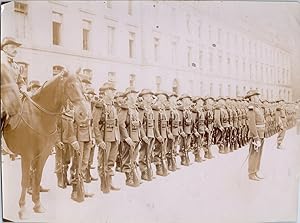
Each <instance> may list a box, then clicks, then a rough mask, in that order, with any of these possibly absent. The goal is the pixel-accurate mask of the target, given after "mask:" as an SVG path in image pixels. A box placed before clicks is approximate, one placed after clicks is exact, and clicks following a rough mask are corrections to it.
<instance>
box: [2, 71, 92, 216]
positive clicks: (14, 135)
mask: <svg viewBox="0 0 300 223" xmlns="http://www.w3.org/2000/svg"><path fill="white" fill-rule="evenodd" d="M67 99H69V100H70V101H71V102H72V103H73V104H74V109H75V111H76V116H82V117H86V115H87V110H86V107H85V104H84V102H85V98H84V96H83V92H82V86H81V83H80V81H79V79H78V78H77V77H76V76H74V75H69V74H68V72H65V71H63V72H61V73H60V74H59V75H57V76H55V77H54V78H53V79H51V80H50V81H48V82H45V84H44V85H43V86H42V87H41V88H40V89H39V90H38V91H37V92H36V93H35V94H34V95H33V96H32V97H31V98H30V97H29V96H26V97H24V98H23V100H22V107H21V109H20V111H19V113H18V114H17V115H15V116H13V117H12V118H11V119H10V121H9V124H8V125H6V126H5V128H4V130H3V135H4V139H5V141H6V144H7V146H8V148H9V149H10V150H11V151H12V152H14V153H16V154H20V155H21V165H22V182H21V185H22V192H21V196H20V200H19V206H20V210H19V218H21V219H24V218H26V216H25V213H26V212H25V211H26V209H25V195H26V190H27V188H28V187H29V185H30V181H31V186H32V201H33V202H34V204H35V205H34V208H33V210H34V212H36V213H42V212H44V211H45V210H44V208H43V206H42V205H41V202H40V182H41V178H42V172H43V168H44V166H45V163H46V160H47V158H48V156H49V155H50V151H51V149H52V147H53V145H54V143H55V140H56V130H57V129H56V123H57V118H59V117H60V115H61V111H62V107H63V105H64V104H65V103H66V100H67ZM82 117H81V118H82ZM75 118H76V117H75ZM78 118H79V117H78Z"/></svg>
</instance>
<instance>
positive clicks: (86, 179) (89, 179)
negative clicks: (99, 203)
mask: <svg viewBox="0 0 300 223" xmlns="http://www.w3.org/2000/svg"><path fill="white" fill-rule="evenodd" d="M84 182H85V183H90V182H92V177H91V172H90V168H87V169H86V171H85V174H84Z"/></svg>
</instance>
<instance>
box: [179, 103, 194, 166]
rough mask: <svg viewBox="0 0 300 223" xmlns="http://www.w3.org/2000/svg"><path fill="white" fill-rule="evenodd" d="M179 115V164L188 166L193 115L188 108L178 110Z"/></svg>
mask: <svg viewBox="0 0 300 223" xmlns="http://www.w3.org/2000/svg"><path fill="white" fill-rule="evenodd" d="M180 116H181V121H180V123H181V128H182V132H181V137H182V138H181V139H182V141H181V145H180V150H179V154H180V157H181V165H184V166H188V165H189V164H190V158H189V151H190V150H191V141H192V134H193V115H192V112H191V110H190V109H186V108H183V109H181V110H180Z"/></svg>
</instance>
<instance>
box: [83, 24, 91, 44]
mask: <svg viewBox="0 0 300 223" xmlns="http://www.w3.org/2000/svg"><path fill="white" fill-rule="evenodd" d="M82 25H83V28H82V49H83V50H89V34H90V26H91V22H90V21H87V20H82Z"/></svg>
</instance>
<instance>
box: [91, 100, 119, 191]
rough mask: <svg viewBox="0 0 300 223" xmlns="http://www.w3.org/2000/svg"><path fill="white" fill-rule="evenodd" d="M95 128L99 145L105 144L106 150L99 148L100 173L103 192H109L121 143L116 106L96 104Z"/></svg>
mask: <svg viewBox="0 0 300 223" xmlns="http://www.w3.org/2000/svg"><path fill="white" fill-rule="evenodd" d="M93 127H94V133H95V140H96V143H97V145H99V144H100V143H105V148H101V147H99V153H98V173H99V176H100V180H101V190H102V191H103V192H109V190H110V188H109V187H110V184H111V178H112V176H113V175H114V171H113V168H114V165H115V162H116V158H117V154H118V145H119V142H120V132H119V120H118V114H117V109H116V108H115V107H114V105H112V104H105V103H104V102H98V103H97V104H96V106H95V108H94V112H93ZM107 187H108V188H107Z"/></svg>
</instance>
